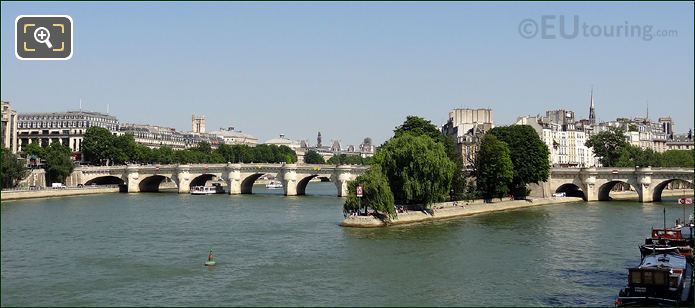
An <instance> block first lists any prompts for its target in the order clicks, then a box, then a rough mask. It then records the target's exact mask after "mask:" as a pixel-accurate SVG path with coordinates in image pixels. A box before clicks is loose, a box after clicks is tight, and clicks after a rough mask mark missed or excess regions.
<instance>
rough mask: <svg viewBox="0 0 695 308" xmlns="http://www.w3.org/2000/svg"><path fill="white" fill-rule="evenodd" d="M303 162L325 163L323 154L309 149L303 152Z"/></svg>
mask: <svg viewBox="0 0 695 308" xmlns="http://www.w3.org/2000/svg"><path fill="white" fill-rule="evenodd" d="M304 162H305V163H307V164H325V163H326V161H325V160H324V159H323V156H321V154H319V153H318V152H316V151H314V150H309V151H307V152H306V154H304Z"/></svg>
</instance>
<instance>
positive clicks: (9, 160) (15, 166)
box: [0, 148, 29, 188]
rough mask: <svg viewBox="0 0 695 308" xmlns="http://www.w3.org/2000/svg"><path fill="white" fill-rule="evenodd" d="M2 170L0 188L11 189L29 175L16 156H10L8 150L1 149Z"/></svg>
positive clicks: (21, 161)
mask: <svg viewBox="0 0 695 308" xmlns="http://www.w3.org/2000/svg"><path fill="white" fill-rule="evenodd" d="M1 151H2V169H0V177H2V187H0V188H12V187H15V186H17V183H18V182H19V181H21V180H22V179H24V178H26V177H27V176H28V175H29V170H27V168H26V166H25V164H24V161H23V160H21V159H20V158H19V157H18V156H17V155H15V154H12V152H11V151H10V150H9V149H5V148H2V149H1Z"/></svg>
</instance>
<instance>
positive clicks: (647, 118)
mask: <svg viewBox="0 0 695 308" xmlns="http://www.w3.org/2000/svg"><path fill="white" fill-rule="evenodd" d="M645 120H647V121H649V101H647V117H646V118H645Z"/></svg>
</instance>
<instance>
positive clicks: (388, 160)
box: [373, 133, 455, 208]
mask: <svg viewBox="0 0 695 308" xmlns="http://www.w3.org/2000/svg"><path fill="white" fill-rule="evenodd" d="M373 164H374V165H378V166H379V167H381V170H382V171H383V173H384V175H385V176H386V178H387V179H388V182H389V186H390V187H391V192H393V197H394V199H395V201H396V203H399V204H422V205H424V206H425V207H426V208H427V207H429V205H431V204H432V203H435V202H439V201H442V200H445V199H446V198H448V195H449V188H450V187H451V178H452V176H453V174H454V168H455V166H454V163H453V162H452V161H451V160H449V158H448V157H447V155H446V151H445V150H444V145H442V144H441V143H438V142H435V141H434V140H432V138H430V137H429V136H426V135H419V136H413V135H412V134H408V133H406V134H402V135H400V136H398V137H394V138H391V139H390V140H389V141H387V142H386V143H384V145H382V146H381V147H380V148H379V150H378V151H377V152H376V154H375V155H374V163H373Z"/></svg>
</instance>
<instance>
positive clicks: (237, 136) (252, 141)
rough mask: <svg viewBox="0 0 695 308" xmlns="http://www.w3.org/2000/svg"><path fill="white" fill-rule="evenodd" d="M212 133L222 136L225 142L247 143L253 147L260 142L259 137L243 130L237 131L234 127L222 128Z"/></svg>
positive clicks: (230, 143) (231, 143)
mask: <svg viewBox="0 0 695 308" xmlns="http://www.w3.org/2000/svg"><path fill="white" fill-rule="evenodd" d="M210 134H212V135H216V136H218V137H220V138H222V139H223V140H224V144H229V145H234V144H245V145H248V146H252V147H253V146H256V145H257V144H258V138H256V137H254V136H251V135H249V134H246V133H243V132H241V131H237V130H235V129H234V127H227V128H220V130H216V131H212V132H210Z"/></svg>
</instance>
